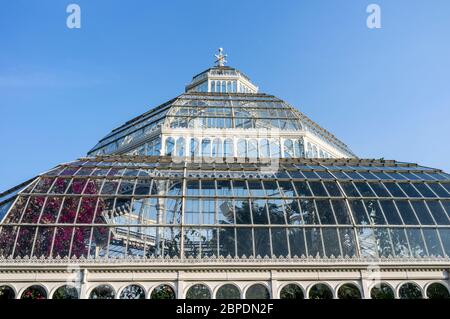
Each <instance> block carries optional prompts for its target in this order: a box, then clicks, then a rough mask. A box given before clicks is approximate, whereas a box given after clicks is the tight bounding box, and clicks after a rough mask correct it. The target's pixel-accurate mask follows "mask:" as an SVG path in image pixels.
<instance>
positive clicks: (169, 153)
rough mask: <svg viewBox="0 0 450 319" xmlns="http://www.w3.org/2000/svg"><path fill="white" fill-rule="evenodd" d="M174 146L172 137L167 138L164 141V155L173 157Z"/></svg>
mask: <svg viewBox="0 0 450 319" xmlns="http://www.w3.org/2000/svg"><path fill="white" fill-rule="evenodd" d="M174 146H175V140H174V139H173V137H168V138H167V139H166V155H167V156H172V155H173V148H174Z"/></svg>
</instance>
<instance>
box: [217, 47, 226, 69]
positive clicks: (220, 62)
mask: <svg viewBox="0 0 450 319" xmlns="http://www.w3.org/2000/svg"><path fill="white" fill-rule="evenodd" d="M215 57H216V58H217V60H216V63H217V65H218V66H224V65H225V63H227V60H226V59H225V58H226V57H227V55H226V54H223V48H219V54H216V55H215Z"/></svg>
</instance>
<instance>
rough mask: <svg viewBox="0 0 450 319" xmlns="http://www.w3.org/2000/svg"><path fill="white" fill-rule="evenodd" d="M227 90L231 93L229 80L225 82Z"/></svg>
mask: <svg viewBox="0 0 450 319" xmlns="http://www.w3.org/2000/svg"><path fill="white" fill-rule="evenodd" d="M227 92H228V93H231V82H230V81H228V82H227Z"/></svg>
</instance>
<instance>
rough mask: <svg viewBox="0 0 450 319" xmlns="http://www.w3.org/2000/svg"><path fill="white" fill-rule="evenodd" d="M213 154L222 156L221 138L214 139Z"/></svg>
mask: <svg viewBox="0 0 450 319" xmlns="http://www.w3.org/2000/svg"><path fill="white" fill-rule="evenodd" d="M212 156H213V157H222V156H223V154H222V141H221V140H220V138H215V139H214V140H213V145H212Z"/></svg>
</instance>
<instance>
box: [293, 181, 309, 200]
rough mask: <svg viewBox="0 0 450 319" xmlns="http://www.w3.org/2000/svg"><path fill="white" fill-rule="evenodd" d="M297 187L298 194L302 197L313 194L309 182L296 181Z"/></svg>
mask: <svg viewBox="0 0 450 319" xmlns="http://www.w3.org/2000/svg"><path fill="white" fill-rule="evenodd" d="M294 186H295V189H296V190H297V195H298V196H300V197H306V196H312V194H311V191H310V190H309V187H308V184H306V182H298V181H297V182H294Z"/></svg>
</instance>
